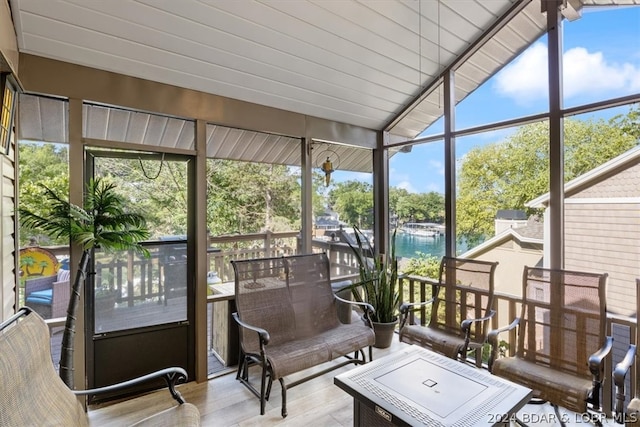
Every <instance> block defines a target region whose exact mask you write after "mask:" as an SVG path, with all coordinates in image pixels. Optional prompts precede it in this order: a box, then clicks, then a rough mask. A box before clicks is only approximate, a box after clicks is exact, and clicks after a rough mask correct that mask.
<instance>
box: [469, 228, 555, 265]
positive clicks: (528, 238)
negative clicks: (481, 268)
mask: <svg viewBox="0 0 640 427" xmlns="http://www.w3.org/2000/svg"><path fill="white" fill-rule="evenodd" d="M507 240H516V241H518V242H520V243H532V244H538V245H541V246H542V245H543V244H544V225H543V224H542V223H541V222H537V221H529V223H528V224H527V225H526V226H524V227H518V228H507V229H505V230H504V231H502V232H501V233H500V234H497V235H495V236H493V237H492V238H491V239H489V240H486V241H484V242H482V243H481V244H480V245H478V246H475V247H474V248H472V249H470V250H468V251H467V252H465V253H463V254H462V255H460V257H462V258H475V257H476V256H478V255H480V254H482V253H484V252H487V251H488V250H490V249H492V248H495V247H497V246H499V245H501V244H502V243H504V242H506V241H507Z"/></svg>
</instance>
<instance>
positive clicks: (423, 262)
mask: <svg viewBox="0 0 640 427" xmlns="http://www.w3.org/2000/svg"><path fill="white" fill-rule="evenodd" d="M403 272H404V273H405V274H408V275H414V276H422V277H429V278H431V279H436V280H438V276H439V275H440V258H438V257H436V256H433V255H429V254H425V253H423V252H418V253H417V256H416V257H414V258H409V260H408V262H407V263H406V265H405V266H404V267H403Z"/></svg>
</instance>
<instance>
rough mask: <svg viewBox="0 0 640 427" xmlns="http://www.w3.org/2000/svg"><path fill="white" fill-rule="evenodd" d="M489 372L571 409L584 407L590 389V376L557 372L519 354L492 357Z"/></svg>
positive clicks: (584, 408) (582, 409) (537, 395)
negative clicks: (492, 360)
mask: <svg viewBox="0 0 640 427" xmlns="http://www.w3.org/2000/svg"><path fill="white" fill-rule="evenodd" d="M491 372H492V373H493V374H495V375H498V376H500V377H502V378H505V379H508V380H510V381H513V382H515V383H518V384H521V385H523V386H525V387H529V388H530V389H532V390H533V396H534V397H539V398H541V399H543V400H546V401H549V402H551V403H555V404H556V405H559V406H562V407H563V408H566V409H568V410H570V411H573V412H578V413H583V412H586V410H587V397H588V394H589V391H590V390H591V388H592V384H591V378H579V377H576V375H575V374H570V373H566V372H561V371H558V370H557V369H552V368H549V367H547V366H542V365H539V364H537V363H533V362H529V361H526V360H524V359H521V358H519V357H515V356H514V357H503V358H500V359H498V360H496V361H495V362H494V364H493V368H492V370H491Z"/></svg>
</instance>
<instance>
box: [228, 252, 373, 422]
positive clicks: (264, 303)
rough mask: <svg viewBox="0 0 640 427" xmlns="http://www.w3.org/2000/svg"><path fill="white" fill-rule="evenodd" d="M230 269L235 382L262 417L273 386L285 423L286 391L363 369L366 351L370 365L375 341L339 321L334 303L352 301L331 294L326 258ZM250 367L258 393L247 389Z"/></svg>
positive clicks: (360, 327)
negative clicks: (255, 370)
mask: <svg viewBox="0 0 640 427" xmlns="http://www.w3.org/2000/svg"><path fill="white" fill-rule="evenodd" d="M232 264H233V268H234V272H235V290H236V306H237V310H238V311H237V313H234V314H233V315H234V318H235V320H236V321H237V322H238V324H239V325H240V344H241V353H240V359H239V360H240V365H239V367H238V375H237V379H238V380H240V381H241V382H242V383H243V384H244V385H246V386H247V387H248V388H249V389H250V390H251V391H252V392H253V393H254V394H255V395H256V396H257V397H258V398H260V414H261V415H264V412H265V403H266V401H267V400H268V399H269V394H270V391H271V385H272V383H273V381H274V380H278V381H279V382H280V385H281V387H282V416H283V417H286V416H287V401H286V391H287V389H288V388H291V387H294V386H296V385H298V384H301V383H303V382H305V381H307V380H310V379H312V378H315V377H317V376H319V375H323V374H325V373H327V372H329V371H331V370H333V369H337V368H339V367H341V366H344V365H346V364H349V363H356V364H361V363H365V362H366V357H365V355H364V352H363V351H362V349H363V348H365V347H367V346H368V347H369V360H371V357H372V351H371V346H372V345H373V343H374V341H375V337H374V334H373V331H372V329H371V328H369V327H368V326H365V325H364V323H363V322H354V323H351V324H343V323H341V322H340V321H339V318H338V312H337V308H336V302H337V301H341V302H343V303H351V301H347V300H344V299H341V298H339V297H337V296H335V295H334V294H333V292H332V289H331V282H330V278H329V260H328V259H327V256H326V254H309V255H295V256H289V257H279V258H263V259H253V260H244V261H232ZM353 304H356V303H353ZM364 305H365V306H368V304H364ZM368 309H371V307H370V306H369V307H368ZM352 353H353V356H351V354H352ZM343 356H344V357H345V360H343V361H340V362H337V363H333V364H331V365H330V366H329V367H328V368H326V369H323V370H322V371H320V372H314V373H313V374H311V375H308V376H306V377H304V378H302V379H300V380H297V381H295V382H291V383H289V384H286V383H285V381H284V377H286V376H287V375H290V374H293V373H296V372H300V371H303V370H305V369H308V368H311V367H314V366H317V365H320V364H322V363H325V362H329V361H331V360H334V359H337V358H341V357H343ZM251 365H258V366H260V367H261V369H262V371H261V387H260V391H258V390H257V389H255V388H254V387H253V386H252V385H251V384H250V383H249V367H250V366H251Z"/></svg>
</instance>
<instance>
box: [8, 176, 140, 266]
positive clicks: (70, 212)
mask: <svg viewBox="0 0 640 427" xmlns="http://www.w3.org/2000/svg"><path fill="white" fill-rule="evenodd" d="M42 188H43V189H44V194H43V199H44V200H45V201H46V203H45V208H44V210H45V211H44V213H41V214H40V213H36V212H32V211H30V210H29V209H28V208H26V207H20V209H19V212H20V221H21V223H22V225H23V226H25V227H26V228H29V229H38V230H40V231H42V232H44V233H46V234H48V235H50V236H52V237H54V238H60V239H66V240H67V241H69V240H70V241H71V242H73V243H75V244H79V245H81V246H82V248H83V250H85V251H86V250H90V249H93V248H96V247H100V248H101V249H103V250H105V251H110V250H127V249H134V250H137V251H138V252H140V253H144V254H148V251H147V250H146V249H144V248H143V247H142V246H140V244H139V242H140V241H141V240H144V239H146V238H148V237H149V232H148V230H147V229H146V222H145V219H144V217H143V216H142V215H139V214H137V213H131V212H127V211H126V210H125V207H126V201H125V199H124V198H123V197H122V196H121V195H119V194H118V193H116V191H115V185H114V184H109V183H107V182H105V181H103V180H100V179H96V180H92V181H91V182H90V183H89V184H88V185H87V191H86V193H85V197H84V204H83V207H80V206H77V205H74V204H71V203H69V201H68V200H66V199H65V198H63V197H62V196H60V195H59V194H57V193H56V192H55V191H53V190H52V189H50V188H48V187H46V186H45V185H42Z"/></svg>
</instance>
